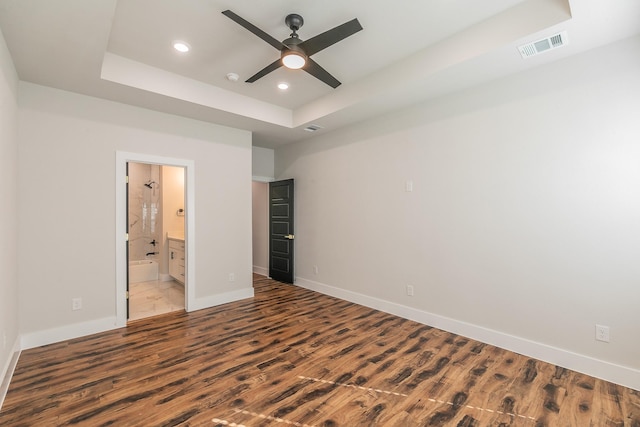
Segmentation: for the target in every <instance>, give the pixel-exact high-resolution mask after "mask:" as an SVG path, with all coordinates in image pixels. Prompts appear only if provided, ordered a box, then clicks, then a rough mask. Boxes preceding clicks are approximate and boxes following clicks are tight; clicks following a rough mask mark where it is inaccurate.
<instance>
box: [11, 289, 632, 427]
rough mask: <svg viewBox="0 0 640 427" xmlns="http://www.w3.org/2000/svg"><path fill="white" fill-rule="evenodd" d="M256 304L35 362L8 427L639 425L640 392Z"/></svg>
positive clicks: (476, 347)
mask: <svg viewBox="0 0 640 427" xmlns="http://www.w3.org/2000/svg"><path fill="white" fill-rule="evenodd" d="M254 279H255V280H254V286H255V290H256V296H255V298H253V299H247V300H243V301H239V302H235V303H231V304H225V305H222V306H219V307H215V308H211V309H206V310H200V311H197V312H193V313H184V312H177V313H170V314H167V315H162V316H158V317H155V318H150V319H144V320H140V321H136V322H132V323H130V325H129V326H128V327H126V328H123V329H118V330H114V331H109V332H105V333H100V334H96V335H91V336H87V337H83V338H79V339H74V340H69V341H65V342H61V343H56V344H52V345H48V346H44V347H39V348H34V349H31V350H27V351H24V352H23V353H22V355H21V357H20V360H19V362H18V366H17V368H16V371H15V374H14V376H13V379H12V381H11V384H10V387H9V391H8V394H7V397H6V400H5V402H4V405H3V408H2V410H1V411H0V425H2V426H60V425H83V426H178V425H180V426H211V427H217V426H246V427H252V426H283V427H284V426H297V427H302V426H318V427H319V426H324V427H331V426H347V427H353V426H401V427H409V426H459V427H477V426H501V427H506V426H526V427H529V426H530V427H542V426H580V427H584V426H598V427H608V426H628V427H640V393H638V391H635V390H631V389H628V388H625V387H621V386H618V385H615V384H611V383H608V382H605V381H602V380H598V379H595V378H592V377H589V376H587V375H582V374H579V373H576V372H573V371H570V370H567V369H563V368H560V367H557V366H553V365H550V364H547V363H543V362H540V361H538V360H534V359H531V358H528V357H525V356H521V355H518V354H515V353H512V352H509V351H506V350H502V349H500V348H496V347H493V346H490V345H487V344H483V343H481V342H477V341H474V340H471V339H468V338H465V337H462V336H457V335H454V334H451V333H447V332H444V331H441V330H438V329H435V328H431V327H429V326H425V325H422V324H419V323H415V322H412V321H409V320H405V319H402V318H399V317H396V316H393V315H390V314H386V313H383V312H380V311H376V310H372V309H369V308H366V307H362V306H359V305H356V304H352V303H349V302H345V301H342V300H338V299H335V298H331V297H328V296H325V295H321V294H318V293H315V292H311V291H307V290H305V289H301V288H298V287H295V286H292V285H286V284H281V283H278V282H274V281H272V280H269V279H266V278H263V277H262V276H255V278H254Z"/></svg>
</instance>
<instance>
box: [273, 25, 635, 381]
mask: <svg viewBox="0 0 640 427" xmlns="http://www.w3.org/2000/svg"><path fill="white" fill-rule="evenodd" d="M639 51H640V38H638V37H636V38H634V39H629V40H626V41H623V42H619V43H616V44H614V45H610V46H607V47H604V48H600V49H598V50H594V51H591V52H587V53H585V54H582V55H579V56H576V57H573V58H571V59H568V60H565V61H562V62H558V63H555V64H551V65H548V66H545V67H540V68H538V69H535V70H533V71H530V72H527V73H524V74H520V75H517V76H512V77H510V78H506V79H503V80H501V81H498V82H495V83H492V84H489V85H486V86H483V87H480V88H476V89H473V90H469V91H465V92H463V93H459V94H456V95H452V96H448V97H445V98H443V99H439V100H437V101H434V102H430V103H428V104H425V105H422V106H420V107H416V108H413V109H411V110H407V111H404V112H401V113H398V114H396V115H394V116H389V117H384V118H379V119H377V120H372V121H369V122H366V123H363V124H360V125H357V126H355V127H351V128H348V129H344V130H340V131H335V132H333V133H330V134H327V135H324V136H319V137H317V138H316V139H314V140H313V141H305V142H304V143H300V144H296V145H293V146H285V147H282V148H280V149H277V150H276V176H277V177H278V179H285V178H295V180H296V205H295V209H296V233H295V234H296V244H297V246H296V273H297V275H298V277H297V279H296V280H297V283H298V284H300V285H302V286H305V287H309V288H313V289H318V290H321V291H323V292H326V293H331V294H334V295H338V296H341V297H343V298H346V299H351V300H353V301H357V302H362V303H365V304H367V305H370V306H376V307H379V308H382V309H385V310H387V311H391V312H396V313H399V314H401V315H405V316H407V317H411V318H415V319H417V320H421V321H425V322H427V323H432V324H434V325H435V326H438V327H442V328H445V329H449V330H452V331H454V332H458V333H462V334H465V335H468V336H471V337H473V338H478V339H482V340H483V341H485V342H490V343H495V344H498V345H501V346H502V347H506V348H510V349H512V350H516V351H519V352H521V353H525V354H529V355H532V356H534V357H538V358H541V359H544V360H548V361H551V362H553V363H557V364H560V365H562V366H566V367H569V368H573V369H576V370H579V371H583V372H587V373H589V374H591V375H594V376H598V377H603V378H606V379H609V380H612V381H615V382H618V383H621V384H626V385H630V386H632V387H634V388H636V389H640V340H639V339H638V336H640V310H639V309H638V301H640V286H639V284H640V78H638V76H640V56H638V55H630V54H629V52H639ZM407 181H411V182H412V185H413V191H412V192H407V191H405V190H406V184H407ZM314 265H317V266H318V274H317V275H316V274H314V273H313V266H314ZM406 285H412V286H413V287H414V288H415V296H413V297H410V296H407V295H406ZM596 323H598V324H603V325H608V326H609V327H610V328H611V342H610V343H608V344H607V343H602V342H596V341H595V340H594V326H595V324H596Z"/></svg>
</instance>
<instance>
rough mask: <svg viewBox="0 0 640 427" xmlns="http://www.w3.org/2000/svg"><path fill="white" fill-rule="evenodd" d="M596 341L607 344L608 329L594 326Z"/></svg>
mask: <svg viewBox="0 0 640 427" xmlns="http://www.w3.org/2000/svg"><path fill="white" fill-rule="evenodd" d="M596 341H603V342H609V327H608V326H603V325H596Z"/></svg>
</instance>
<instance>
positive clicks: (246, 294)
mask: <svg viewBox="0 0 640 427" xmlns="http://www.w3.org/2000/svg"><path fill="white" fill-rule="evenodd" d="M253 295H254V293H253V288H244V289H238V290H237V291H231V292H225V293H223V294H217V295H210V296H208V297H205V298H196V299H195V302H194V304H192V305H190V306H189V311H195V310H201V309H203V308H209V307H214V306H216V305H220V304H226V303H228V302H234V301H239V300H242V299H246V298H253Z"/></svg>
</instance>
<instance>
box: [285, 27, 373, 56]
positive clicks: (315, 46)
mask: <svg viewBox="0 0 640 427" xmlns="http://www.w3.org/2000/svg"><path fill="white" fill-rule="evenodd" d="M360 30H362V25H360V22H359V21H358V20H357V19H352V20H351V21H349V22H345V23H344V24H342V25H338V26H337V27H335V28H332V29H330V30H328V31H325V32H324V33H322V34H318V35H317V36H315V37H312V38H310V39H309V40H305V41H303V42H302V43H300V44H299V45H298V47H300V48H301V49H302V50H304V52H305V53H306V54H307V56H311V55H313V54H314V53H318V52H320V51H321V50H322V49H325V48H327V47H329V46H331V45H332V44H335V43H338V42H339V41H340V40H343V39H346V38H347V37H349V36H351V35H353V34H355V33H357V32H358V31H360Z"/></svg>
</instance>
